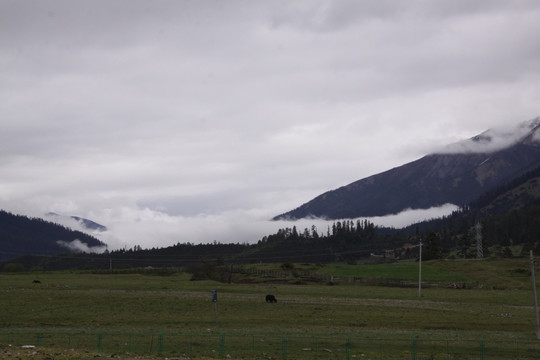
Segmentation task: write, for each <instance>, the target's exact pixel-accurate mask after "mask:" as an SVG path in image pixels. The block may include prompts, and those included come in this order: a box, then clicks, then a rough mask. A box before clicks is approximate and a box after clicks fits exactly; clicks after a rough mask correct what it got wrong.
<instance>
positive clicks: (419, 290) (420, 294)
mask: <svg viewBox="0 0 540 360" xmlns="http://www.w3.org/2000/svg"><path fill="white" fill-rule="evenodd" d="M418 297H422V239H420V257H419V260H418Z"/></svg>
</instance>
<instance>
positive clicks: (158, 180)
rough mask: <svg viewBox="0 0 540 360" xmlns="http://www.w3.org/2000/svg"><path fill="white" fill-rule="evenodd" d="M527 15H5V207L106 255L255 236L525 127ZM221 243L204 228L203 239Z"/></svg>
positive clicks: (433, 8) (531, 61)
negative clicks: (353, 186) (491, 132)
mask: <svg viewBox="0 0 540 360" xmlns="http://www.w3.org/2000/svg"><path fill="white" fill-rule="evenodd" d="M539 18H540V3H538V2H537V1H533V0H531V1H519V2H508V1H489V2H470V1H465V0H463V1H459V0H458V1H456V0H448V1H444V0H443V1H436V2H426V1H420V0H418V1H415V0H413V1H407V2H403V1H397V0H396V1H391V0H389V1H376V2H360V1H346V0H337V1H327V0H315V1H313V0H309V1H308V0H305V1H294V2H290V1H280V0H278V1H249V2H247V1H235V0H232V1H226V2H223V1H212V0H201V1H187V0H185V1H159V2H155V1H149V0H130V1H127V0H125V1H124V0H118V1H108V0H107V1H105V0H98V1H92V2H82V1H80V2H65V1H51V0H44V1H31V0H29V1H16V0H4V1H2V2H0V99H1V101H0V174H1V176H0V207H1V208H3V209H6V210H9V211H13V212H18V213H22V214H28V215H31V216H43V214H45V213H47V212H49V211H53V212H57V213H60V214H64V215H78V216H82V217H86V218H89V219H92V220H94V221H97V222H99V223H102V224H103V225H105V226H107V227H108V228H109V229H110V230H109V233H108V234H107V236H105V235H102V237H104V238H105V237H107V240H110V243H111V247H122V246H124V245H126V244H127V246H130V244H132V245H134V244H140V245H145V246H150V247H151V246H163V245H169V244H172V243H176V242H185V241H191V242H199V241H202V242H209V241H213V240H217V241H221V242H227V241H236V239H241V241H244V240H246V241H256V240H258V239H259V238H260V237H261V234H263V235H265V234H267V233H270V232H272V229H274V228H275V226H276V224H274V223H270V222H266V220H265V219H269V218H271V217H273V216H275V215H277V214H280V213H283V212H285V211H288V210H290V209H292V208H295V207H297V206H299V205H300V204H302V203H304V202H306V201H308V200H310V199H312V198H313V197H315V196H317V195H319V194H321V193H323V192H325V191H327V190H329V189H333V188H337V187H339V186H342V185H345V184H348V183H350V182H352V181H355V180H358V179H361V178H364V177H366V176H370V175H373V174H375V173H378V172H381V171H384V170H387V169H389V168H391V167H395V166H398V165H401V164H403V163H406V162H408V161H412V160H415V159H417V158H419V157H421V156H423V155H425V154H426V153H429V152H432V151H435V150H438V149H440V148H441V146H443V145H446V144H450V143H456V142H458V141H460V140H463V139H467V138H470V137H472V136H474V135H477V134H479V133H481V132H483V131H485V130H486V129H490V128H495V127H498V126H501V125H515V124H518V123H520V122H521V121H524V120H527V119H531V118H533V117H535V116H537V115H538V114H539V108H538V104H539V103H540V43H539V42H538V34H539V33H540V22H539V21H538V19H539ZM213 229H219V231H213Z"/></svg>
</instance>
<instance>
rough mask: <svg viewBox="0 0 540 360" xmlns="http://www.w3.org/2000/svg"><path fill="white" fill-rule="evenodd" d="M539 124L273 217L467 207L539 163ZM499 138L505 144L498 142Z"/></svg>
mask: <svg viewBox="0 0 540 360" xmlns="http://www.w3.org/2000/svg"><path fill="white" fill-rule="evenodd" d="M539 129H540V118H538V119H535V120H533V121H530V122H526V123H523V124H521V125H520V126H519V127H517V128H516V131H515V132H514V133H503V134H500V133H495V132H489V131H488V132H485V133H484V134H481V135H478V136H475V137H474V138H472V139H470V140H467V141H464V142H462V143H458V144H454V145H452V146H449V147H447V148H446V149H444V150H443V151H441V153H438V154H431V155H427V156H425V157H423V158H421V159H419V160H416V161H413V162H410V163H408V164H405V165H402V166H400V167H396V168H394V169H391V170H388V171H386V172H383V173H380V174H377V175H373V176H370V177H367V178H364V179H361V180H358V181H355V182H353V183H351V184H349V185H346V186H343V187H341V188H339V189H336V190H332V191H328V192H326V193H324V194H322V195H319V196H317V197H316V198H314V199H313V200H311V201H309V202H307V203H305V204H303V205H302V206H300V207H298V208H296V209H294V210H292V211H289V212H286V213H284V214H281V215H278V216H276V217H275V218H274V220H281V219H284V220H286V219H291V220H295V219H301V218H306V217H321V218H327V219H347V218H349V219H352V218H360V217H370V216H384V215H388V214H395V213H398V212H400V211H402V210H404V209H407V208H412V209H427V208H430V207H433V206H440V205H444V204H446V203H451V204H455V205H458V206H463V205H465V204H467V203H469V202H471V201H473V200H475V199H476V198H477V197H479V196H481V195H482V194H484V193H485V192H487V191H489V190H492V189H495V188H496V187H498V186H500V185H502V184H504V183H506V182H508V181H511V180H512V179H514V178H516V177H519V176H520V175H522V174H523V173H525V172H527V171H530V170H531V169H535V168H537V167H538V166H539V165H540V143H539V142H538V138H539V137H540V131H538V130H539ZM537 132H538V133H537ZM501 143H502V144H504V145H505V147H503V148H500V147H498V146H497V144H501ZM456 151H460V152H459V153H456Z"/></svg>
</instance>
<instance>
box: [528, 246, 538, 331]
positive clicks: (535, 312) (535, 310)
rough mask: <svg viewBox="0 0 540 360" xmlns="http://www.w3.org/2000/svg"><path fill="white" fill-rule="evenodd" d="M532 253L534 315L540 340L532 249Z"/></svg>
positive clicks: (531, 252) (531, 253)
mask: <svg viewBox="0 0 540 360" xmlns="http://www.w3.org/2000/svg"><path fill="white" fill-rule="evenodd" d="M530 255H531V279H532V286H533V296H534V317H535V320H536V339H537V340H540V324H539V322H538V300H537V298H536V278H535V276H534V257H533V251H532V250H531V251H530Z"/></svg>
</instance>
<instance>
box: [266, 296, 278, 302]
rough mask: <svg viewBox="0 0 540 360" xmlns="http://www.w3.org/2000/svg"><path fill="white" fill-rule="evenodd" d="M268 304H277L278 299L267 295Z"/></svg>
mask: <svg viewBox="0 0 540 360" xmlns="http://www.w3.org/2000/svg"><path fill="white" fill-rule="evenodd" d="M266 302H269V303H277V299H276V297H275V296H274V295H266Z"/></svg>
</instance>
